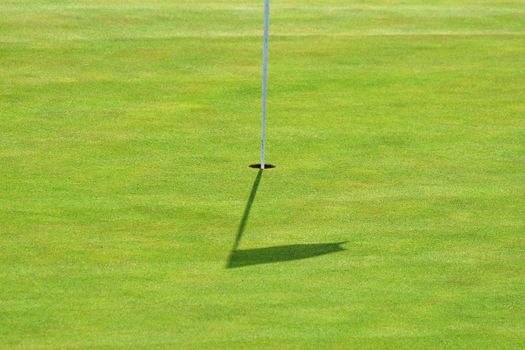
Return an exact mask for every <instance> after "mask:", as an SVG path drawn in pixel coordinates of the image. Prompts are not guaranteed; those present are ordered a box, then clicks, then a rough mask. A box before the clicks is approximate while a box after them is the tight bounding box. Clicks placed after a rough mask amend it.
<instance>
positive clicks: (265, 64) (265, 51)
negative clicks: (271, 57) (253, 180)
mask: <svg viewBox="0 0 525 350" xmlns="http://www.w3.org/2000/svg"><path fill="white" fill-rule="evenodd" d="M269 34H270V0H264V48H263V73H262V74H263V75H262V141H261V169H264V165H265V164H264V146H265V142H266V95H267V90H268V41H269Z"/></svg>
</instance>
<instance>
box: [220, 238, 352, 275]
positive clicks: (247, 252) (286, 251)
mask: <svg viewBox="0 0 525 350" xmlns="http://www.w3.org/2000/svg"><path fill="white" fill-rule="evenodd" d="M344 243H346V242H338V243H314V244H292V245H283V246H277V247H267V248H256V249H239V250H234V251H232V252H231V254H230V257H229V258H228V264H227V265H226V267H227V268H229V269H232V268H235V267H243V266H249V265H259V264H271V263H276V262H282V261H290V260H300V259H308V258H313V257H315V256H320V255H325V254H331V253H336V252H340V251H343V250H345V248H343V247H341V245H342V244H344Z"/></svg>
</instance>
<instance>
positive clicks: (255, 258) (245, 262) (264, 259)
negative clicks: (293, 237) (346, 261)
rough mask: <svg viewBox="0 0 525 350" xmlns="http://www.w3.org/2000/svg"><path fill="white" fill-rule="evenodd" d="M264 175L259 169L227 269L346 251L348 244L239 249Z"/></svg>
mask: <svg viewBox="0 0 525 350" xmlns="http://www.w3.org/2000/svg"><path fill="white" fill-rule="evenodd" d="M262 173H263V169H259V171H258V173H257V176H256V177H255V181H254V182H253V185H252V189H251V191H250V196H249V197H248V202H247V203H246V207H245V208H244V212H243V214H242V218H241V222H240V224H239V229H238V230H237V235H236V236H235V242H234V244H233V248H232V250H231V252H230V256H229V257H228V262H227V264H226V268H228V269H232V268H236V267H243V266H249V265H259V264H270V263H276V262H283V261H290V260H300V259H308V258H313V257H316V256H320V255H326V254H331V253H336V252H340V251H343V250H345V249H344V248H343V247H342V246H341V245H342V244H344V243H346V242H337V243H313V244H292V245H284V246H277V247H266V248H255V249H239V244H240V243H241V238H242V235H243V234H244V230H245V228H246V223H247V222H248V217H249V216H250V211H251V208H252V204H253V202H254V200H255V195H256V194H257V189H258V188H259V183H260V182H261V177H262Z"/></svg>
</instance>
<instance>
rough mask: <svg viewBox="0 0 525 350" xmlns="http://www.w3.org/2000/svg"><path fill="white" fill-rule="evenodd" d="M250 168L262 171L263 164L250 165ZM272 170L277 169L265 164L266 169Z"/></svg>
mask: <svg viewBox="0 0 525 350" xmlns="http://www.w3.org/2000/svg"><path fill="white" fill-rule="evenodd" d="M249 167H250V168H254V169H261V164H250V165H249ZM272 168H275V165H272V164H264V169H272Z"/></svg>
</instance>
